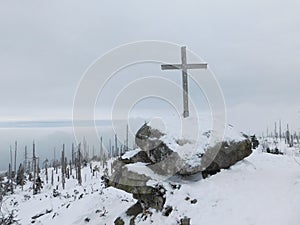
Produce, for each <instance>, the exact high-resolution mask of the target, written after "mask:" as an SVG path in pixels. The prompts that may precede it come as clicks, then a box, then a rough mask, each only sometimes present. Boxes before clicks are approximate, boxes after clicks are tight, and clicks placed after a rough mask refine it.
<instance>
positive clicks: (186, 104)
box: [181, 46, 189, 118]
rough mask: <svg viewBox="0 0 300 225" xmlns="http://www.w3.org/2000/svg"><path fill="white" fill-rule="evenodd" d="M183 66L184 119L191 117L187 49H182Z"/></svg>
mask: <svg viewBox="0 0 300 225" xmlns="http://www.w3.org/2000/svg"><path fill="white" fill-rule="evenodd" d="M181 65H182V90H183V117H184V118H186V117H188V116H189V102H188V97H189V96H188V77H187V68H186V47H185V46H183V47H181Z"/></svg>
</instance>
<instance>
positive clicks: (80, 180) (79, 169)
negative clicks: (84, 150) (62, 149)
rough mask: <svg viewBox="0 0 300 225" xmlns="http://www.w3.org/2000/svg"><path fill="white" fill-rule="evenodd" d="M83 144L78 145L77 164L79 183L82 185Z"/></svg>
mask: <svg viewBox="0 0 300 225" xmlns="http://www.w3.org/2000/svg"><path fill="white" fill-rule="evenodd" d="M80 147H81V144H80V143H79V145H78V165H77V171H78V172H77V176H78V184H79V185H82V177H81V149H80Z"/></svg>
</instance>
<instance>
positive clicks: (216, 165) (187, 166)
mask: <svg viewBox="0 0 300 225" xmlns="http://www.w3.org/2000/svg"><path fill="white" fill-rule="evenodd" d="M226 131H227V136H226V135H225V140H221V141H220V142H216V143H215V144H214V145H213V146H210V145H207V144H206V145H204V144H203V143H200V144H199V143H197V141H195V140H190V139H189V137H185V138H181V139H180V138H177V137H168V135H169V134H165V133H163V132H162V131H160V130H159V129H157V128H153V127H152V126H151V125H149V124H144V125H143V126H142V127H141V128H140V129H139V130H138V132H137V133H136V137H135V141H136V144H137V146H138V147H139V148H140V152H139V154H138V155H143V158H147V160H148V161H147V162H148V165H147V166H148V167H149V168H151V169H152V170H153V171H154V172H155V173H158V174H161V175H175V174H179V175H183V176H189V175H193V174H197V173H199V172H203V177H207V176H208V175H212V174H215V173H217V172H219V171H220V170H221V169H228V168H229V167H230V166H232V165H234V164H235V163H237V162H238V161H240V160H243V159H244V158H246V157H248V156H249V155H250V154H251V153H252V143H251V140H250V139H249V138H247V136H245V135H243V134H242V133H234V132H233V131H232V127H228V128H227V130H226ZM211 133H212V131H206V132H203V134H202V137H201V138H200V141H202V142H203V141H207V143H208V140H209V138H210V135H211ZM166 137H167V138H166ZM166 140H171V141H173V143H166ZM198 141H199V140H198ZM170 146H172V147H173V148H172V147H170ZM198 146H200V147H198ZM203 146H205V149H204V147H203ZM193 148H194V149H193ZM138 155H137V156H134V157H133V158H132V159H131V160H132V161H136V160H135V158H141V157H140V156H138ZM144 161H145V160H144ZM149 161H150V162H149Z"/></svg>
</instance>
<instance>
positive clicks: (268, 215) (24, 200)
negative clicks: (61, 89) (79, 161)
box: [2, 149, 300, 225]
mask: <svg viewBox="0 0 300 225" xmlns="http://www.w3.org/2000/svg"><path fill="white" fill-rule="evenodd" d="M297 151H299V150H297ZM128 154H129V153H128ZM298 161H300V158H299V157H297V156H295V155H294V154H293V155H292V154H290V155H272V154H267V153H264V152H262V151H261V150H260V149H258V150H255V151H254V153H253V154H252V155H251V156H250V157H248V158H246V159H245V160H243V161H241V162H239V163H238V164H236V165H234V166H232V167H231V168H230V169H229V170H224V171H222V172H220V173H218V174H217V175H215V176H211V177H209V178H208V179H205V180H200V181H191V180H181V181H177V182H179V183H177V184H180V185H181V187H180V189H172V187H171V185H170V184H169V183H170V181H162V184H163V185H164V187H165V188H166V189H167V193H166V199H167V200H166V203H165V206H172V208H173V210H172V212H171V214H170V215H169V216H168V217H166V216H163V215H162V213H161V212H157V211H155V210H152V209H150V210H149V212H146V215H143V216H142V215H140V216H138V217H137V218H136V220H135V223H136V224H164V225H169V224H170V225H171V224H172V225H174V224H178V221H180V219H182V218H184V217H185V216H186V217H188V218H190V219H191V224H195V225H201V224H205V225H216V224H222V225H266V224H272V225H299V224H300V213H299V212H300V164H299V163H298ZM93 164H94V165H96V164H98V163H97V162H94V163H93ZM109 165H110V163H109ZM133 167H134V166H133V165H131V166H129V169H131V170H134V171H139V168H141V167H142V165H140V164H137V165H136V168H133ZM109 170H110V168H109ZM50 171H51V169H50ZM82 172H83V176H82V177H83V185H82V186H78V185H77V181H76V180H75V179H70V180H67V183H66V189H65V190H62V187H61V184H60V183H59V182H58V181H57V176H59V175H60V171H59V173H58V174H57V175H56V174H55V179H54V180H55V186H56V185H57V186H58V191H59V192H60V196H58V197H53V188H55V186H54V187H52V186H51V185H50V184H45V185H44V188H43V190H42V193H40V194H37V195H35V196H33V195H32V191H31V190H30V188H29V187H30V185H29V183H28V184H27V185H25V187H24V190H23V191H22V190H20V189H17V190H16V193H15V194H14V195H11V196H5V197H4V202H3V205H2V211H3V212H7V211H11V210H15V215H16V217H17V219H19V223H20V224H45V225H48V224H49V225H50V224H64V225H79V224H91V225H99V224H100V225H102V224H103V225H104V224H107V225H111V224H114V220H115V219H116V218H117V217H119V216H120V215H121V216H122V215H123V216H124V215H125V212H126V210H127V209H128V208H129V207H130V206H132V205H133V204H134V203H135V202H136V200H135V199H133V198H132V195H131V194H128V193H126V192H124V191H120V190H117V189H114V188H104V186H103V185H102V182H101V179H100V177H101V175H102V174H103V170H102V169H100V171H99V172H96V174H94V176H92V174H91V172H90V168H89V167H86V168H84V169H83V171H82ZM142 172H143V173H147V171H145V170H144V171H142ZM43 173H44V172H43V171H42V178H44V175H43ZM50 174H51V172H50ZM172 183H173V184H174V181H173V182H172ZM195 199H196V200H197V201H193V203H194V204H192V203H191V201H192V200H195ZM46 210H48V211H51V212H50V213H48V214H45V215H43V216H41V217H39V218H37V219H32V217H33V216H35V215H37V214H40V213H43V212H46ZM33 221H34V223H33Z"/></svg>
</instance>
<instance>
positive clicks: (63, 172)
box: [61, 144, 66, 189]
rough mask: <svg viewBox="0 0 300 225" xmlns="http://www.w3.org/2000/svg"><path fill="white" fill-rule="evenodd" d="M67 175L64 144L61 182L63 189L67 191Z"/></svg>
mask: <svg viewBox="0 0 300 225" xmlns="http://www.w3.org/2000/svg"><path fill="white" fill-rule="evenodd" d="M65 174H66V171H65V144H63V150H62V155H61V182H62V187H63V189H65Z"/></svg>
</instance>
